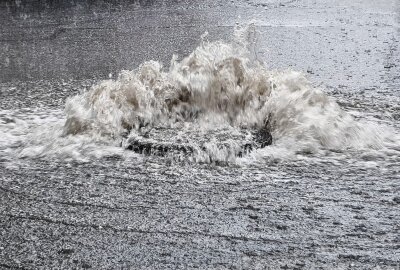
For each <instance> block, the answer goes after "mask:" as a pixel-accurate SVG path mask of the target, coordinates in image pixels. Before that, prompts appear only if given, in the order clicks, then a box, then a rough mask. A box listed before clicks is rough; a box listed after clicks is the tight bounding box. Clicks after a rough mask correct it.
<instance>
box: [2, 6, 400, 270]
mask: <svg viewBox="0 0 400 270" xmlns="http://www.w3.org/2000/svg"><path fill="white" fill-rule="evenodd" d="M22 2H23V1H22ZM399 10H400V8H399V3H398V2H397V1H394V0H393V1H392V0H384V1H379V2H378V1H361V0H360V1H351V2H350V1H344V0H335V1H314V0H299V1H293V0H282V1H278V0H269V1H268V0H265V1H262V0H249V1H230V2H222V1H203V2H196V3H190V1H170V2H167V1H139V2H135V3H127V2H124V3H123V4H115V3H112V2H107V1H104V2H102V3H100V2H96V1H87V2H85V1H82V2H78V4H76V3H75V2H71V3H69V2H65V3H64V4H59V3H58V4H54V2H52V1H42V2H40V1H39V2H37V3H36V4H25V3H19V4H18V5H17V4H16V2H13V1H5V2H2V3H1V4H0V14H2V16H1V18H0V23H1V28H0V44H1V46H0V59H1V61H0V85H1V88H0V89H1V93H0V94H1V96H0V98H1V101H0V106H1V109H2V110H5V109H7V110H13V109H21V110H23V109H29V108H33V107H43V108H62V104H63V103H64V102H65V99H66V98H67V97H68V96H70V95H73V94H76V93H78V92H79V91H82V89H84V88H85V87H88V86H90V85H91V84H92V83H93V82H95V81H97V80H99V79H103V78H108V77H109V75H110V74H111V77H115V76H116V74H117V73H118V71H120V70H122V69H132V68H135V67H137V66H138V65H139V64H140V63H141V62H143V61H144V60H150V59H152V60H159V61H162V62H163V63H165V65H168V63H169V61H170V59H171V55H172V54H173V53H175V54H178V55H180V56H183V55H184V54H187V53H190V52H191V51H192V50H193V48H195V46H196V45H197V44H198V43H199V41H200V36H201V34H203V33H204V32H205V31H208V32H209V39H210V40H215V39H225V40H230V39H231V38H232V36H231V32H232V29H233V27H234V25H235V24H236V23H247V22H249V21H253V22H254V23H255V24H256V25H257V26H258V27H257V29H258V31H259V32H258V35H259V37H258V40H257V48H258V49H257V57H259V58H260V59H262V60H264V61H266V62H267V64H268V65H269V66H270V67H271V68H280V69H283V68H288V67H290V68H293V69H296V70H300V71H303V72H305V73H308V76H309V77H310V79H311V80H312V81H313V83H314V84H315V85H322V86H324V87H325V88H326V91H327V92H329V93H330V94H332V95H333V96H335V97H337V98H338V99H339V100H340V101H341V102H342V103H343V104H345V105H346V104H347V106H352V104H353V103H352V101H353V100H354V99H364V100H367V102H366V104H367V105H365V107H363V108H362V110H366V111H369V112H370V111H373V112H374V113H375V114H378V115H379V114H381V113H382V114H383V112H381V111H379V110H378V109H374V104H375V103H374V102H375V100H377V104H381V103H384V104H387V105H388V107H389V108H390V109H391V110H393V111H394V112H396V110H397V111H398V112H400V109H399V107H398V104H392V103H391V102H390V101H391V98H390V97H391V96H399V93H400V92H399V89H400V76H399V74H400V68H399V65H398V63H399V62H400V48H399V40H400V32H399V31H400V30H399V29H400V28H399ZM371 100H373V101H371ZM378 101H379V102H381V103H379V102H378ZM398 115H400V113H399V114H398ZM396 121H398V119H397V120H396ZM366 158H368V157H366ZM18 164H19V165H18V166H16V167H13V166H12V165H10V163H9V162H7V163H6V162H3V161H2V160H0V268H3V269H192V268H200V269H396V270H397V269H399V265H400V244H399V243H400V227H399V224H400V211H399V205H400V195H399V194H400V180H399V175H400V165H399V164H396V163H390V164H386V165H383V166H380V167H379V166H378V167H367V166H365V167H362V166H359V165H356V164H349V163H346V164H345V165H343V164H337V163H335V162H331V161H330V160H327V161H326V162H324V161H323V160H322V161H321V160H319V161H318V162H313V161H312V159H309V160H305V161H302V160H299V161H297V162H291V161H281V162H276V163H266V164H264V165H262V166H261V165H260V164H258V165H253V166H250V165H249V166H237V165H229V166H226V165H225V166H217V165H213V164H197V163H193V162H185V161H179V162H171V161H170V160H168V159H165V158H163V157H156V156H146V157H144V156H140V155H138V156H135V157H134V158H131V159H128V160H123V159H120V158H116V157H110V158H103V159H99V160H93V161H91V162H87V163H79V162H62V161H57V160H40V159H38V160H24V161H18Z"/></svg>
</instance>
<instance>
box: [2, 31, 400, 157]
mask: <svg viewBox="0 0 400 270" xmlns="http://www.w3.org/2000/svg"><path fill="white" fill-rule="evenodd" d="M235 36H236V38H235V41H234V42H233V43H231V44H228V43H226V42H222V41H216V42H208V41H206V40H203V42H202V43H201V44H200V46H199V47H198V48H196V49H195V50H194V51H193V52H192V53H191V54H190V55H189V56H187V57H185V58H184V59H182V60H180V61H179V60H178V57H177V56H174V57H173V59H172V61H171V65H170V67H169V68H164V67H163V66H162V64H161V63H159V62H155V61H149V62H145V63H143V64H141V65H140V67H139V68H138V69H136V70H132V71H122V72H121V73H120V74H119V76H118V78H117V79H115V80H112V79H110V80H105V81H102V82H100V83H98V84H96V85H94V86H93V87H92V88H91V89H90V90H89V91H86V92H84V93H82V94H80V95H77V96H74V97H71V98H69V99H68V101H67V102H66V106H65V118H64V117H58V118H57V119H58V120H57V121H55V123H46V124H45V125H43V123H41V122H40V121H39V122H35V123H36V124H37V125H38V126H40V127H39V128H38V127H37V126H36V127H32V125H31V126H29V125H28V126H29V127H24V130H25V131H24V132H25V134H26V136H24V138H23V140H24V142H21V143H20V145H19V151H18V155H19V157H37V156H41V157H46V156H47V157H49V156H51V157H55V156H57V157H68V158H72V159H83V160H84V159H87V158H89V157H92V156H95V157H99V156H102V155H104V154H105V155H109V154H117V155H122V153H123V151H122V149H123V148H121V147H119V146H120V144H121V141H122V145H123V142H124V141H125V139H126V138H129V137H134V136H137V135H138V134H139V133H142V132H143V130H146V129H147V130H150V129H152V128H154V127H160V126H162V127H163V128H175V129H176V128H179V129H180V132H182V133H186V134H188V135H187V136H186V137H190V134H191V131H193V129H196V130H198V129H200V130H202V132H204V133H213V132H215V130H218V129H219V128H221V127H223V128H225V127H229V128H230V129H231V130H232V129H261V128H267V129H268V130H269V131H270V132H271V134H272V137H273V145H272V146H269V147H266V148H264V149H259V150H257V151H254V152H253V153H251V154H250V155H248V156H246V157H243V158H240V159H238V160H239V161H241V162H243V160H245V161H251V162H253V161H254V160H257V161H263V160H265V159H271V158H272V159H274V158H275V159H276V158H277V159H292V158H296V157H298V155H299V154H301V155H304V154H312V155H320V154H321V153H322V154H324V155H326V153H327V151H328V152H342V153H343V152H346V151H347V152H352V153H354V152H357V151H358V152H362V151H364V152H365V151H368V153H370V154H371V153H372V154H371V155H376V154H377V153H381V152H382V151H389V152H390V151H395V152H397V151H398V150H399V141H400V139H399V136H398V135H397V134H396V132H395V131H394V130H393V129H390V128H388V127H386V126H383V125H380V124H377V123H374V122H367V121H364V122H363V121H356V120H355V119H354V117H353V116H351V115H350V114H349V113H347V112H345V111H344V110H342V109H341V108H340V107H339V105H338V104H337V103H336V102H335V101H334V100H333V99H332V98H331V97H329V96H327V94H325V93H324V91H323V90H322V89H318V88H315V87H313V86H312V84H311V83H310V81H309V80H308V79H307V78H306V77H305V76H304V75H303V74H302V73H300V72H296V71H292V70H285V71H273V70H268V69H267V68H266V67H265V65H264V64H263V63H261V62H259V61H258V60H257V59H256V58H257V57H256V54H255V49H254V38H253V39H252V37H253V36H254V29H252V27H249V28H247V29H245V30H243V29H238V30H237V31H236V32H235ZM249 37H250V38H249ZM249 40H250V41H249ZM50 118H51V117H50ZM18 121H19V120H18ZM14 122H15V121H14ZM50 122H51V121H50ZM53 122H54V121H53ZM6 125H9V123H8V124H7V123H4V124H2V130H3V133H4V134H5V135H6V136H4V137H3V138H5V139H4V140H5V141H8V143H9V142H10V141H12V140H13V139H7V138H8V137H7V136H8V135H10V134H11V133H15V129H12V128H10V127H6V128H5V129H4V127H5V126H6ZM13 125H14V124H13ZM15 125H18V124H17V122H15ZM20 125H22V126H24V125H25V124H24V123H22V124H21V123H20ZM25 126H26V125H25ZM33 126H34V125H33ZM44 126H46V127H44ZM35 128H36V130H35ZM28 130H29V131H28ZM28 133H29V134H28ZM10 136H11V135H10ZM5 141H4V142H1V143H2V144H3V145H5V144H6V143H5ZM193 143H194V144H195V143H196V140H195V139H193ZM209 144H215V145H218V141H210V142H209ZM209 149H213V146H212V145H211V146H209ZM215 149H217V147H215ZM223 153H224V152H221V151H219V150H215V153H213V152H212V151H211V152H210V151H208V152H207V154H208V155H215V157H214V160H215V159H218V160H224V159H226V158H227V157H224V154H223ZM203 154H204V153H203ZM195 160H200V161H204V160H207V159H204V158H199V159H195ZM229 161H232V158H231V157H229Z"/></svg>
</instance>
